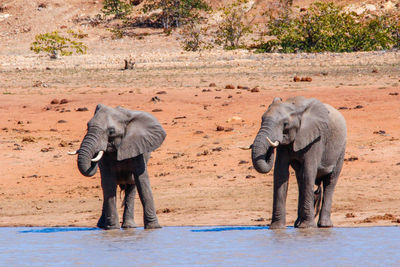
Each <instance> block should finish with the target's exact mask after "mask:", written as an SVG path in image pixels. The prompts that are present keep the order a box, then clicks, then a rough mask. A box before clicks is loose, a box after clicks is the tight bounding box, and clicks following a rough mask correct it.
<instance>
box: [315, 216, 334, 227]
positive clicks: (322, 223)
mask: <svg viewBox="0 0 400 267" xmlns="http://www.w3.org/2000/svg"><path fill="white" fill-rule="evenodd" d="M318 227H321V228H330V227H333V223H332V221H331V219H330V218H328V219H319V221H318Z"/></svg>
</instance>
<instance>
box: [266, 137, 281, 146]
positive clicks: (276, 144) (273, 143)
mask: <svg viewBox="0 0 400 267" xmlns="http://www.w3.org/2000/svg"><path fill="white" fill-rule="evenodd" d="M267 141H268V143H269V144H270V145H271V146H273V147H277V146H278V145H279V141H275V142H272V141H271V139H269V137H268V136H267Z"/></svg>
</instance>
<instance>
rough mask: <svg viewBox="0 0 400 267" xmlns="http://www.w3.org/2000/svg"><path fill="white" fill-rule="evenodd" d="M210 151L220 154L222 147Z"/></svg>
mask: <svg viewBox="0 0 400 267" xmlns="http://www.w3.org/2000/svg"><path fill="white" fill-rule="evenodd" d="M212 151H213V152H215V151H216V152H221V151H222V147H220V146H219V147H216V148H213V149H212Z"/></svg>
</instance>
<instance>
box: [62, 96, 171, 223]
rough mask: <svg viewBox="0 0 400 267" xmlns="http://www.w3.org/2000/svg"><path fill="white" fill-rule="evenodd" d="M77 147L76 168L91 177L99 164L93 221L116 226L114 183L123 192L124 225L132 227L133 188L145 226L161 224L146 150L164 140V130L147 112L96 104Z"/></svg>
mask: <svg viewBox="0 0 400 267" xmlns="http://www.w3.org/2000/svg"><path fill="white" fill-rule="evenodd" d="M87 127H88V128H87V133H86V135H85V137H84V138H83V140H82V143H81V146H80V148H79V150H77V151H76V152H72V153H70V154H78V168H79V171H80V172H81V173H82V174H83V175H84V176H93V175H94V174H95V173H96V171H97V167H98V166H99V167H100V174H101V187H102V190H103V198H104V199H103V209H102V213H101V217H100V219H99V221H98V223H97V226H98V227H100V228H103V229H119V228H120V222H119V219H118V212H117V207H116V192H117V186H118V185H119V186H120V187H121V190H123V191H125V197H124V200H123V206H124V213H123V221H122V228H133V227H136V224H135V222H134V200H135V194H136V188H137V190H138V192H139V198H140V200H141V202H142V205H143V213H144V215H143V216H144V218H143V221H144V227H145V229H153V228H160V225H159V223H158V219H157V215H156V211H155V207H154V200H153V194H152V190H151V187H150V181H149V177H148V173H147V162H148V160H149V157H150V152H152V151H154V150H155V149H157V148H158V147H159V146H160V145H161V143H162V142H163V141H164V139H165V136H166V133H165V131H164V129H163V128H162V126H161V124H160V123H159V122H158V121H157V119H156V118H155V117H153V116H152V115H151V114H149V113H146V112H143V111H132V110H128V109H125V108H122V107H116V108H111V107H108V106H105V105H102V104H99V105H97V107H96V111H95V113H94V116H93V117H92V119H91V120H90V121H89V122H88V124H87Z"/></svg>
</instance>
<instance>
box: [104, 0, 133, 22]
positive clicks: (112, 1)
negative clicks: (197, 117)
mask: <svg viewBox="0 0 400 267" xmlns="http://www.w3.org/2000/svg"><path fill="white" fill-rule="evenodd" d="M101 11H102V12H103V13H104V15H106V16H108V15H114V17H115V18H116V19H120V18H124V17H125V16H126V15H129V14H130V13H131V11H132V5H131V2H129V3H127V2H124V1H121V0H104V4H103V9H102V10H101Z"/></svg>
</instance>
